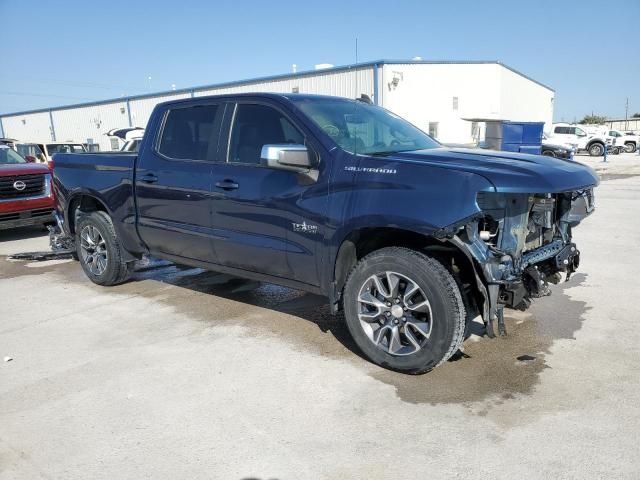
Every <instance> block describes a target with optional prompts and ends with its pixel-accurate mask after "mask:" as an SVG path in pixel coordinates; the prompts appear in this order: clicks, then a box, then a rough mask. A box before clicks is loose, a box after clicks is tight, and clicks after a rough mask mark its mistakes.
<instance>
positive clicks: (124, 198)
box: [53, 152, 140, 251]
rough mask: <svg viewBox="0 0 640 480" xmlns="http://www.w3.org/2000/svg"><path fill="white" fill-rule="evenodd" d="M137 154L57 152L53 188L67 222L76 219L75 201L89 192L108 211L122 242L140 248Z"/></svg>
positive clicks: (131, 248)
mask: <svg viewBox="0 0 640 480" xmlns="http://www.w3.org/2000/svg"><path fill="white" fill-rule="evenodd" d="M137 156H138V155H137V154H135V153H133V154H132V153H128V152H122V153H121V152H109V153H100V152H96V153H58V154H56V155H54V157H53V164H54V168H53V179H54V180H53V183H54V191H55V194H56V197H57V200H58V213H59V214H60V215H61V216H62V217H63V218H64V221H65V222H66V223H67V224H68V225H70V224H72V223H73V222H74V220H75V219H74V218H73V215H74V211H75V207H76V205H75V202H78V201H81V198H82V195H83V194H88V195H90V196H91V197H92V198H95V199H97V201H98V202H100V208H101V209H104V210H105V211H106V212H107V213H108V214H109V216H110V217H111V219H112V221H113V225H114V228H115V229H116V232H117V233H118V235H119V236H121V238H122V240H123V244H124V245H125V246H126V247H127V248H128V249H130V251H135V250H137V249H138V248H137V247H138V246H139V244H140V242H139V239H138V236H137V233H136V227H135V216H136V210H135V202H134V192H133V189H134V187H133V185H134V172H135V163H136V159H137ZM70 217H71V218H70Z"/></svg>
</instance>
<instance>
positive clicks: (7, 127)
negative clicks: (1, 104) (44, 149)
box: [2, 112, 52, 142]
mask: <svg viewBox="0 0 640 480" xmlns="http://www.w3.org/2000/svg"><path fill="white" fill-rule="evenodd" d="M2 129H3V131H4V132H3V133H4V136H5V137H9V138H17V139H20V140H22V139H29V140H33V141H42V142H49V141H51V140H52V136H51V124H50V122H49V112H38V113H29V114H26V115H15V116H11V117H2Z"/></svg>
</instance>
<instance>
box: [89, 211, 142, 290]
mask: <svg viewBox="0 0 640 480" xmlns="http://www.w3.org/2000/svg"><path fill="white" fill-rule="evenodd" d="M76 253H77V255H78V259H79V260H80V265H82V269H83V270H84V273H85V274H86V275H87V277H89V279H90V280H91V281H92V282H93V283H97V284H98V285H105V286H109V285H117V284H119V283H122V282H124V281H125V280H127V278H128V277H129V274H130V268H129V264H128V263H127V262H125V261H124V260H123V258H122V257H123V255H122V246H121V245H120V240H119V239H118V236H117V235H116V232H115V229H114V228H113V223H112V222H111V218H109V215H107V214H106V213H105V212H100V211H95V212H88V213H83V214H81V216H80V217H79V218H78V221H77V224H76Z"/></svg>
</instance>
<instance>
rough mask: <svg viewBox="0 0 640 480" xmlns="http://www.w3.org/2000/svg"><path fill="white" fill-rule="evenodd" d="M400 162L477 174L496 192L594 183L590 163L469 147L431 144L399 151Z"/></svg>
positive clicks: (573, 187) (567, 188) (546, 190)
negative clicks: (448, 146) (436, 146)
mask: <svg viewBox="0 0 640 480" xmlns="http://www.w3.org/2000/svg"><path fill="white" fill-rule="evenodd" d="M392 158H394V159H395V160H398V161H401V162H410V163H416V164H427V165H430V166H433V167H440V168H447V169H452V170H460V171H464V172H470V173H475V174H477V175H481V176H483V177H484V178H486V179H487V180H488V181H490V182H491V183H492V184H493V186H494V187H495V189H496V191H497V192H504V193H555V192H566V191H570V190H579V189H581V188H584V187H589V186H595V185H597V184H598V182H599V180H598V175H597V174H596V172H595V171H594V170H593V169H591V168H590V167H588V166H586V165H583V164H581V163H578V162H575V161H572V160H564V159H561V158H554V157H546V156H542V155H528V154H524V153H512V152H499V151H494V150H480V149H469V148H434V149H429V150H416V151H412V152H399V153H397V154H394V155H393V156H392Z"/></svg>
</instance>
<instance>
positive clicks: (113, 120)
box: [52, 101, 129, 150]
mask: <svg viewBox="0 0 640 480" xmlns="http://www.w3.org/2000/svg"><path fill="white" fill-rule="evenodd" d="M52 116H53V125H54V128H55V132H56V140H57V141H62V142H65V141H74V142H86V143H97V144H99V145H100V150H110V149H111V143H110V140H109V137H107V136H106V135H105V134H106V133H107V132H108V131H109V130H111V129H112V128H116V127H126V126H128V125H129V120H128V116H127V104H126V101H121V102H117V103H109V104H105V105H94V106H89V107H82V108H72V109H71V108H70V109H66V110H53V111H52Z"/></svg>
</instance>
